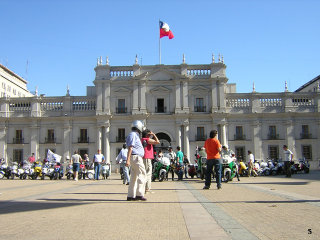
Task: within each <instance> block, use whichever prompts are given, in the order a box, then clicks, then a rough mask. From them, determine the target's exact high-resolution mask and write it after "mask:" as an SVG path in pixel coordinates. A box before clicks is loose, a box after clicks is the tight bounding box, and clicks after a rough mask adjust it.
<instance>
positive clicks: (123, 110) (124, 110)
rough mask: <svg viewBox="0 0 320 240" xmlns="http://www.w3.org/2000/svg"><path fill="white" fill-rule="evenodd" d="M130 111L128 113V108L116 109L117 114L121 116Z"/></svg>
mask: <svg viewBox="0 0 320 240" xmlns="http://www.w3.org/2000/svg"><path fill="white" fill-rule="evenodd" d="M127 112H128V111H127V108H126V107H117V108H116V113H119V114H121V113H127Z"/></svg>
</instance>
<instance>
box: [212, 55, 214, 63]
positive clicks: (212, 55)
mask: <svg viewBox="0 0 320 240" xmlns="http://www.w3.org/2000/svg"><path fill="white" fill-rule="evenodd" d="M212 63H214V54H213V53H212Z"/></svg>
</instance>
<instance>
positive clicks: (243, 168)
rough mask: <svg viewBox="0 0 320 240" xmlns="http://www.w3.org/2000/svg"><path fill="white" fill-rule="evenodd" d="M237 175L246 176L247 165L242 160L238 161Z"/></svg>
mask: <svg viewBox="0 0 320 240" xmlns="http://www.w3.org/2000/svg"><path fill="white" fill-rule="evenodd" d="M239 175H240V176H241V177H247V176H248V167H247V166H246V164H245V163H244V162H242V161H240V163H239Z"/></svg>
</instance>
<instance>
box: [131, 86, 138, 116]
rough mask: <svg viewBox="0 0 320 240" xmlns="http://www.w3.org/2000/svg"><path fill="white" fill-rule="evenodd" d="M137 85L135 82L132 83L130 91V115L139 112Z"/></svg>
mask: <svg viewBox="0 0 320 240" xmlns="http://www.w3.org/2000/svg"><path fill="white" fill-rule="evenodd" d="M138 105H139V85H138V82H137V81H134V83H133V91H132V113H135V112H138V111H139V106H138Z"/></svg>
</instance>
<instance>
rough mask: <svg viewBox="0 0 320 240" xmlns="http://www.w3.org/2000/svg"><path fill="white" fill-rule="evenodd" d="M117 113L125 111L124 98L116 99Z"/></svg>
mask: <svg viewBox="0 0 320 240" xmlns="http://www.w3.org/2000/svg"><path fill="white" fill-rule="evenodd" d="M116 110H117V113H126V112H127V109H126V100H125V99H118V107H117V109H116Z"/></svg>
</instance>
